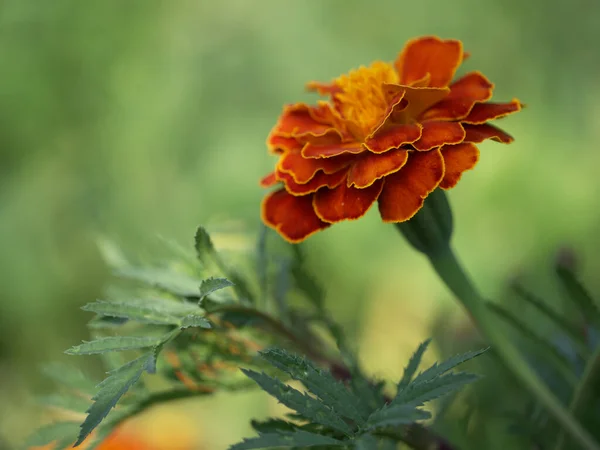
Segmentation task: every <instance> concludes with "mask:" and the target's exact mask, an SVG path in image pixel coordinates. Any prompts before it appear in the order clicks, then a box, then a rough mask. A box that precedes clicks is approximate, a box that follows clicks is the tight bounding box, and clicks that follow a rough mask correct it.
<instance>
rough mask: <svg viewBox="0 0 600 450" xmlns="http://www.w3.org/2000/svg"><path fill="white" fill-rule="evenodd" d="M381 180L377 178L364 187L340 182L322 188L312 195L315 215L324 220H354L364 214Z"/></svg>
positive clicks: (378, 188) (377, 192) (380, 186)
mask: <svg viewBox="0 0 600 450" xmlns="http://www.w3.org/2000/svg"><path fill="white" fill-rule="evenodd" d="M382 187H383V180H378V181H376V182H375V183H373V184H372V185H371V186H369V187H368V188H366V189H357V188H355V187H348V184H347V183H342V184H340V185H339V186H338V187H337V188H335V189H322V190H320V191H319V192H317V193H316V194H315V196H314V200H313V206H314V208H315V212H316V213H317V216H319V218H320V219H321V220H323V221H325V222H330V223H334V222H340V221H342V220H354V219H358V218H359V217H362V216H364V215H365V213H366V212H367V211H368V210H369V208H370V207H371V205H372V204H373V203H375V200H377V197H379V194H380V193H381V188H382Z"/></svg>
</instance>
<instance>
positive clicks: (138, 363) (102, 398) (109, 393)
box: [75, 352, 152, 445]
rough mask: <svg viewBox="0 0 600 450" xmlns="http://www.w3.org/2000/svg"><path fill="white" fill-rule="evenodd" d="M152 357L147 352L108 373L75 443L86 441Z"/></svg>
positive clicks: (135, 380)
mask: <svg viewBox="0 0 600 450" xmlns="http://www.w3.org/2000/svg"><path fill="white" fill-rule="evenodd" d="M151 358H152V353H151V352H150V353H145V354H143V355H142V356H140V357H139V358H137V359H134V360H133V361H130V362H129V363H127V364H125V365H124V366H122V367H119V368H118V369H116V370H113V371H111V372H109V373H108V374H109V376H108V378H106V379H105V380H104V381H102V383H100V384H99V385H98V388H99V391H98V392H97V393H96V395H95V396H94V397H93V398H92V400H94V403H93V404H92V406H91V407H90V408H89V409H88V411H87V413H88V415H87V417H86V418H85V420H84V422H83V423H82V424H81V431H80V433H79V437H78V438H77V442H76V443H75V445H79V444H81V443H82V442H83V441H84V439H85V438H86V437H87V436H88V435H89V434H90V433H91V432H92V431H93V430H94V428H96V427H97V426H98V425H99V424H100V422H101V421H102V419H104V418H105V417H106V415H107V414H108V413H109V412H110V410H111V409H112V408H113V407H114V406H115V405H116V404H117V402H118V401H119V399H120V398H121V397H122V396H123V394H125V393H126V392H127V390H128V389H129V388H130V387H131V386H132V385H133V384H135V383H136V382H137V381H138V380H139V379H140V376H141V375H142V373H143V372H144V370H145V369H146V367H147V365H148V361H150V360H151Z"/></svg>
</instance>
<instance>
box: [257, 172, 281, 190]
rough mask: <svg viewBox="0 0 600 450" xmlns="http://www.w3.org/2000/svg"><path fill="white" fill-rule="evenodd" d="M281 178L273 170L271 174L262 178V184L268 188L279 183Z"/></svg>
mask: <svg viewBox="0 0 600 450" xmlns="http://www.w3.org/2000/svg"><path fill="white" fill-rule="evenodd" d="M278 181H279V180H278V179H277V176H276V175H275V172H271V173H270V174H269V175H267V176H266V177H264V178H263V179H262V180H260V186H261V187H264V188H268V187H271V186H274V185H276V184H277V182H278Z"/></svg>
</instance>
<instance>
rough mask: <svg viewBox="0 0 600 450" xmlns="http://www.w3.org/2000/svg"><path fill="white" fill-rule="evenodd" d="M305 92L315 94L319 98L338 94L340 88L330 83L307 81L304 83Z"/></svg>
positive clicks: (333, 82)
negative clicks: (319, 96)
mask: <svg viewBox="0 0 600 450" xmlns="http://www.w3.org/2000/svg"><path fill="white" fill-rule="evenodd" d="M306 90H307V91H309V92H317V93H318V94H319V95H321V96H327V95H333V94H335V93H336V92H340V91H341V89H340V87H339V86H338V85H337V84H336V83H335V81H332V82H330V83H323V82H321V81H309V82H308V83H306Z"/></svg>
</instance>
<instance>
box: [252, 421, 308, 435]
mask: <svg viewBox="0 0 600 450" xmlns="http://www.w3.org/2000/svg"><path fill="white" fill-rule="evenodd" d="M250 425H252V428H254V429H255V430H256V431H258V433H259V434H265V433H273V432H280V431H295V430H296V429H298V426H297V425H295V424H293V423H292V422H287V421H285V420H282V419H268V420H265V421H258V420H252V421H250Z"/></svg>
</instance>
